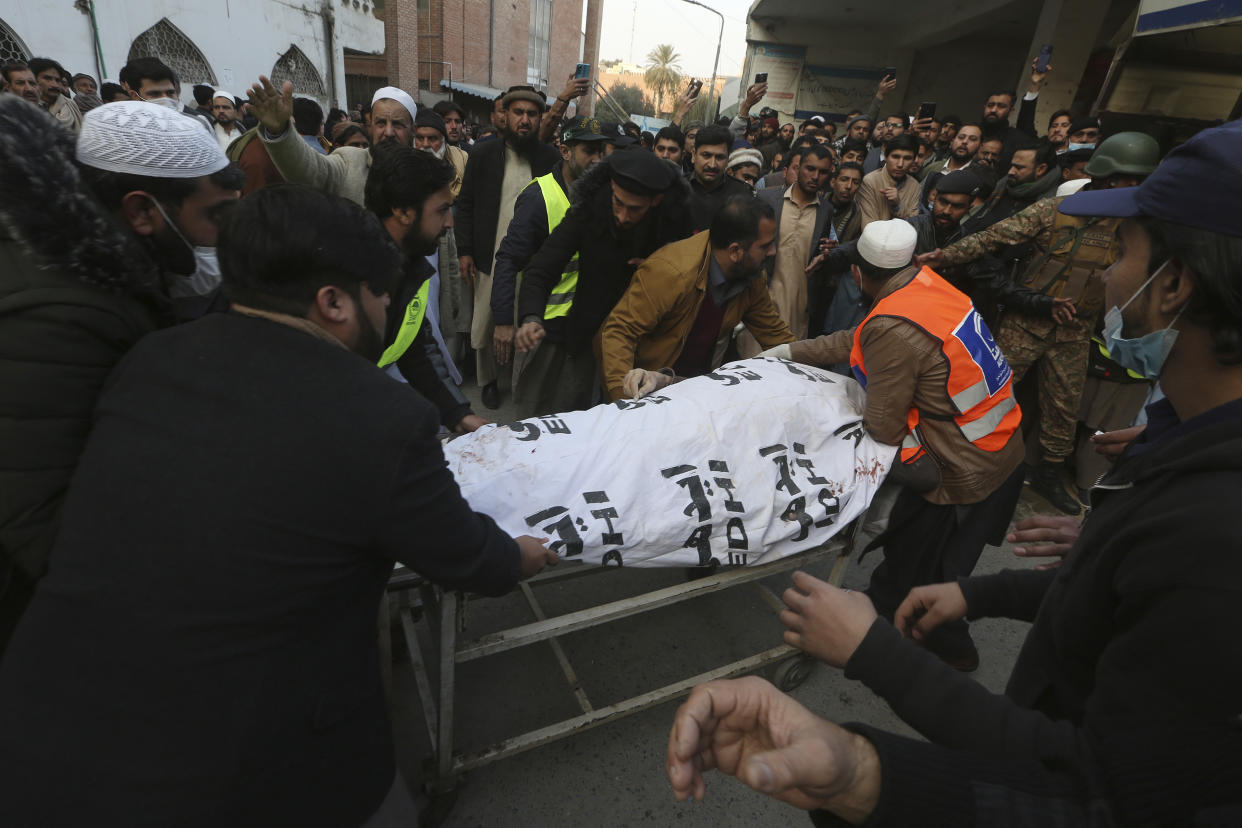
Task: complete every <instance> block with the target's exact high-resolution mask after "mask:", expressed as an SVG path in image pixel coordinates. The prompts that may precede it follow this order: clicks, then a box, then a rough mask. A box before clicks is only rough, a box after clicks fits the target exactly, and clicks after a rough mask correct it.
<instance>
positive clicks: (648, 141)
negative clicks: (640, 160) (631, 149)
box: [639, 132, 655, 149]
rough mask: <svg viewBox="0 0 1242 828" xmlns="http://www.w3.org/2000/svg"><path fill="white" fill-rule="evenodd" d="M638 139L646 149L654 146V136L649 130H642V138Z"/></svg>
mask: <svg viewBox="0 0 1242 828" xmlns="http://www.w3.org/2000/svg"><path fill="white" fill-rule="evenodd" d="M639 140H641V141H642V142H643V146H644V147H646V148H647V149H651V148H652V147H654V146H655V136H654V135H652V134H651V133H650V132H643V134H642V138H640V139H639Z"/></svg>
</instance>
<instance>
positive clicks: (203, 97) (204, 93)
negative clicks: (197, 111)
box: [194, 83, 216, 107]
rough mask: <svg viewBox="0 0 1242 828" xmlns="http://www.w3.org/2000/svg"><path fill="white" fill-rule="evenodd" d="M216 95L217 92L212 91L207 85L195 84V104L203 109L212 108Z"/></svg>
mask: <svg viewBox="0 0 1242 828" xmlns="http://www.w3.org/2000/svg"><path fill="white" fill-rule="evenodd" d="M215 94H216V90H214V89H212V88H211V87H210V86H208V85H207V84H205V83H196V84H194V102H195V103H197V104H198V105H199V106H202V107H210V106H211V99H212V97H214V96H215Z"/></svg>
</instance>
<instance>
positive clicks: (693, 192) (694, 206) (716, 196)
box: [687, 171, 755, 233]
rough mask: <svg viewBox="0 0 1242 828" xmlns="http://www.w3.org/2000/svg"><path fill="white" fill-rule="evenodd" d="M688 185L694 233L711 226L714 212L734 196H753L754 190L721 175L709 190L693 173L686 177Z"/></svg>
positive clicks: (728, 176)
mask: <svg viewBox="0 0 1242 828" xmlns="http://www.w3.org/2000/svg"><path fill="white" fill-rule="evenodd" d="M687 179H688V180H687V183H688V184H689V185H690V220H691V223H692V224H691V227H692V229H693V231H694V232H695V233H697V232H699V231H700V230H706V229H707V228H709V227H711V226H712V218H714V217H715V215H716V211H717V210H719V209H720V208H721V206H722V205H723V204H724V203H725V202H726V201H728V200H729V199H731V198H733V197H734V196H753V195H754V194H755V190H754V188H753V187H751V186H750V185H749V184H747V183H746V182H745V181H742V180H741V179H738V178H734V177H733V176H731V175H729V174H728V173H721V175H720V178H719V180H717V182H716V183H715V184H714V185H712V187H711V188H708V187H704V186H703V184H702V182H700V181H699V179H698V176H696V175H695V174H694V172H693V171H691V173H690V174H689V176H688V177H687Z"/></svg>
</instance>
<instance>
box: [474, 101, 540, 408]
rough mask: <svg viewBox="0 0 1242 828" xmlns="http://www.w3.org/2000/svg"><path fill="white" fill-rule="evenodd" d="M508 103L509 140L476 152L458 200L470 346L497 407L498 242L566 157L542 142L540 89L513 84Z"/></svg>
mask: <svg viewBox="0 0 1242 828" xmlns="http://www.w3.org/2000/svg"><path fill="white" fill-rule="evenodd" d="M502 104H503V106H504V119H505V120H504V123H505V125H504V140H502V141H489V142H487V143H485V144H483V145H481V146H476V147H475V149H474V151H473V152H471V153H470V161H469V163H468V164H466V175H465V179H464V180H463V182H462V187H461V196H460V198H459V199H458V200H457V224H456V226H457V231H456V232H457V252H458V255H459V256H460V257H461V258H460V261H461V275H462V278H463V279H465V280H466V282H467V283H468V284H469V285H470V286H471V287H472V289H473V290H474V318H473V320H472V322H471V325H470V345H471V346H472V347H473V348H474V349H475V365H476V371H477V373H476V377H477V379H478V382H479V386H480V387H481V388H482V397H483V404H484V405H485V406H487V407H488V408H493V409H494V408H498V407H499V406H500V388H499V386H497V384H496V377H497V373H498V371H497V364H496V355H495V351H494V341H495V339H494V338H495V331H494V330H493V318H492V272H493V268H494V261H493V259H494V255H495V251H496V246H497V245H498V244H500V242H501V241H502V240H503V239H504V237H505V232H506V231H507V230H508V229H509V221H510V220H511V219H512V218H513V209H514V207H515V206H516V204H517V197H518V195H520V194H521V192H522V190H523V189H525V187H526V185H527V184H529V183H530V182H531V181H532V180H534V179H536V178H538V177H540V176H543V175H547V174H548V173H549V172H551V171H552V167H553V166H554V165H555V164H556V162H557V161H558V160H559V159H560V154H559V153H558V152H557V151H556V147H553V146H551V145H549V144H543V143H540V141H539V135H538V133H539V121H540V119H541V117H542V115H543V111H544V99H543V96H542V95H541V94H540V93H539V92H538V91H536V90H535V89H534V88H532V87H530V86H513V87H510V88H509V91H507V92H506V93H505V96H504V99H503V101H502ZM558 275H559V271H558ZM508 318H509V316H508V315H506V316H505V319H508Z"/></svg>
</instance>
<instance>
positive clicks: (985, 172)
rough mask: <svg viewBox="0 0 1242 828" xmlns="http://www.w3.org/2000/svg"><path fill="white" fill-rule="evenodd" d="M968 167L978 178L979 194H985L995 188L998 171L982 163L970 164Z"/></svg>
mask: <svg viewBox="0 0 1242 828" xmlns="http://www.w3.org/2000/svg"><path fill="white" fill-rule="evenodd" d="M970 169H971V171H972V172H973V173H974V174H975V178H977V179H979V191H978V192H979V194H981V195H984V196H987V195H988V194H990V193H991V192H992V191H993V190H995V189H996V183H997V182H998V181H1000V173H999V172H997V171H996V170H995V169H993V168H992V167H988V166H984V165H983V164H971V165H970Z"/></svg>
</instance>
